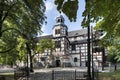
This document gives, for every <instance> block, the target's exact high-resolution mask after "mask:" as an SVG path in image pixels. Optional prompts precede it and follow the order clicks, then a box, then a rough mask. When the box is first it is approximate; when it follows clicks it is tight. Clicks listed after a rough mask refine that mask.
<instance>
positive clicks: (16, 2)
mask: <svg viewBox="0 0 120 80" xmlns="http://www.w3.org/2000/svg"><path fill="white" fill-rule="evenodd" d="M44 12H45V6H44V2H43V1H42V0H39V1H34V0H31V1H29V2H28V0H11V1H9V0H1V1H0V35H1V36H0V37H2V34H3V33H4V32H6V31H8V30H12V31H13V30H16V32H17V33H19V34H21V35H23V36H24V34H29V33H31V34H32V36H33V34H34V35H37V34H38V31H39V32H41V25H42V23H43V22H44V20H45V16H44ZM6 23H7V24H6ZM9 24H11V25H9ZM28 24H29V25H28ZM6 26H7V27H6ZM8 26H9V27H8ZM12 31H11V32H12ZM15 34H16V33H15ZM24 37H25V36H24Z"/></svg>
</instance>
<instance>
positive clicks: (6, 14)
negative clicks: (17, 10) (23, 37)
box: [1, 3, 15, 22]
mask: <svg viewBox="0 0 120 80" xmlns="http://www.w3.org/2000/svg"><path fill="white" fill-rule="evenodd" d="M14 5H15V3H14V4H12V5H11V6H10V8H9V9H8V10H7V12H6V13H5V16H4V17H3V19H2V21H1V22H3V21H4V20H5V18H6V17H7V16H8V13H9V11H10V10H11V8H12V7H13V6H14Z"/></svg>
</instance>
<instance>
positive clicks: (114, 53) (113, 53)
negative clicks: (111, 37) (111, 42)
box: [108, 46, 120, 63]
mask: <svg viewBox="0 0 120 80" xmlns="http://www.w3.org/2000/svg"><path fill="white" fill-rule="evenodd" d="M118 54H120V51H119V50H118V49H117V48H116V47H114V46H111V47H109V49H108V61H110V62H112V63H117V62H119V61H120V60H119V59H118Z"/></svg>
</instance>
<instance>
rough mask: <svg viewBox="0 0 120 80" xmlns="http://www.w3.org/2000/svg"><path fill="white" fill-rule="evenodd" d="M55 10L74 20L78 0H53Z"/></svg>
mask: <svg viewBox="0 0 120 80" xmlns="http://www.w3.org/2000/svg"><path fill="white" fill-rule="evenodd" d="M55 4H56V5H57V10H58V11H60V12H61V11H62V12H63V13H65V15H66V16H67V17H68V18H69V20H70V21H76V16H77V10H78V0H67V1H66V0H55Z"/></svg>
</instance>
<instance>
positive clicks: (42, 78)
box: [14, 69, 98, 80]
mask: <svg viewBox="0 0 120 80" xmlns="http://www.w3.org/2000/svg"><path fill="white" fill-rule="evenodd" d="M14 74H15V75H14V80H23V79H24V80H28V79H27V72H26V70H24V69H18V70H15V73H14ZM29 80H87V72H86V71H81V70H76V69H75V70H59V69H58V70H48V71H43V72H36V73H33V74H30V75H29ZM94 80H98V71H94Z"/></svg>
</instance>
